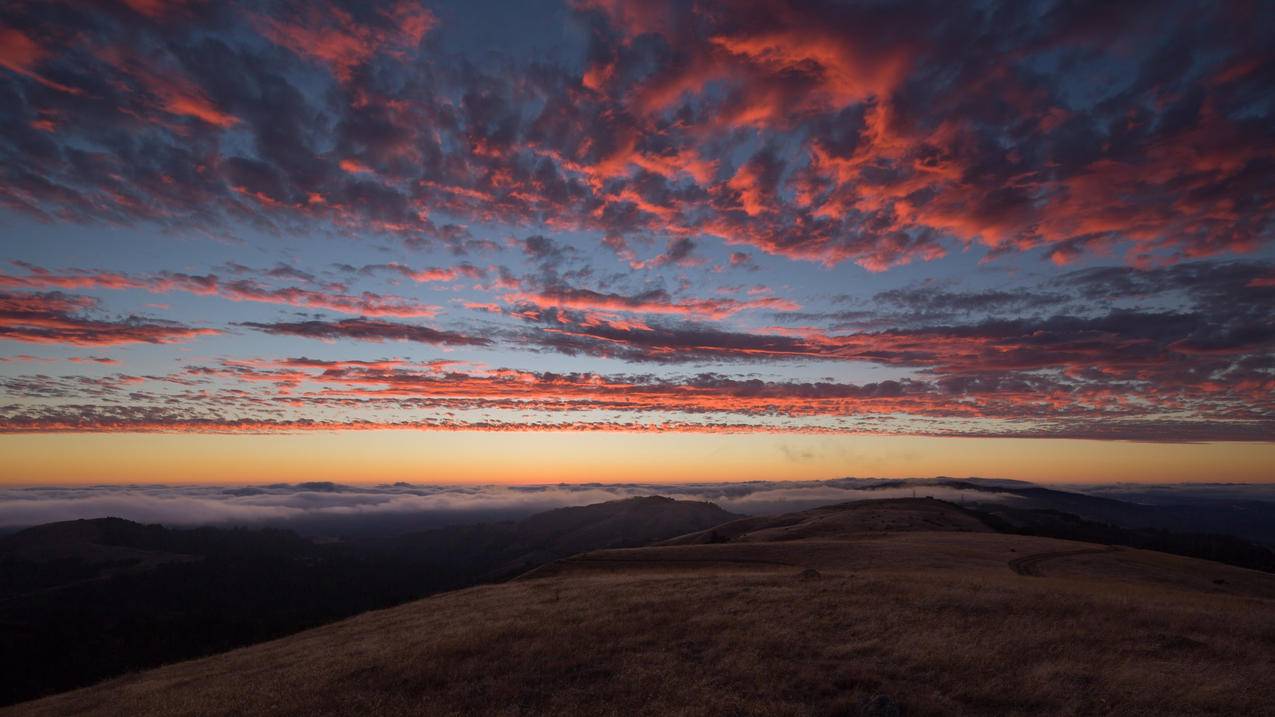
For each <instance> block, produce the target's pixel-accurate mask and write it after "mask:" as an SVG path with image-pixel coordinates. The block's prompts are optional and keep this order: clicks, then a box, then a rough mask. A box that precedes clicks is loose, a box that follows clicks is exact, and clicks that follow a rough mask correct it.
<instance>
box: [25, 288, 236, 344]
mask: <svg viewBox="0 0 1275 717" xmlns="http://www.w3.org/2000/svg"><path fill="white" fill-rule="evenodd" d="M94 306H96V301H94V300H93V299H91V298H89V297H85V296H70V295H66V294H58V293H47V294H38V293H27V294H10V293H0V339H2V340H9V341H22V342H25V343H36V344H73V345H80V346H109V345H112V344H129V343H151V344H165V343H174V342H179V341H188V340H190V339H192V338H195V337H198V336H205V335H209V334H216V333H218V332H217V331H216V330H214V329H203V328H192V327H189V326H185V325H183V324H179V323H176V322H171V321H159V320H154V319H142V318H138V317H129V318H127V319H123V320H120V321H104V320H96V319H90V318H85V317H83V316H79V315H78V314H79V313H80V312H82V311H84V310H86V309H91V308H93V307H94Z"/></svg>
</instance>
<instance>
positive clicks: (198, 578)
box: [0, 497, 738, 705]
mask: <svg viewBox="0 0 1275 717" xmlns="http://www.w3.org/2000/svg"><path fill="white" fill-rule="evenodd" d="M737 517H738V516H736V515H735V514H733V513H728V512H726V511H724V510H722V509H721V508H718V507H717V506H715V505H713V504H711V503H702V502H695V501H675V500H671V499H668V498H659V497H643V498H630V499H627V500H620V501H611V502H606V503H598V504H594V505H588V506H580V507H573V508H563V509H559V510H551V511H547V512H544V513H540V514H536V515H533V516H530V517H529V518H527V519H525V520H521V521H516V522H512V521H511V522H503V523H489V524H479V525H468V526H455V527H450V528H439V529H435V530H429V531H422V532H415V533H411V534H408V535H404V536H399V537H395V538H388V539H382V540H369V541H363V542H341V543H323V544H316V543H312V542H311V541H308V540H306V539H304V538H302V537H300V536H298V535H296V534H294V533H292V532H290V531H284V530H274V529H258V530H241V529H220V528H196V529H181V530H178V529H171V528H166V527H163V526H160V525H140V524H138V523H133V522H130V521H127V520H120V519H118V518H101V519H94V520H76V521H68V522H62V523H51V524H47V525H43V526H38V527H33V528H29V529H27V530H23V531H21V532H19V533H15V534H13V535H10V536H7V537H4V538H0V675H3V676H4V679H2V680H0V705H3V704H11V703H14V702H18V701H22V700H29V699H32V698H35V697H39V696H41V695H46V694H52V693H55V692H61V691H64V690H68V689H72V688H75V687H81V686H84V685H89V684H93V683H94V682H97V681H100V680H102V679H104V678H107V677H114V676H116V675H120V674H123V673H126V672H130V671H135V670H139V669H145V668H149V667H154V666H157V665H162V664H165V663H168V662H175V661H178V660H184V659H189V658H192V657H202V656H204V655H209V654H213V653H216V652H221V651H224V650H228V649H232V648H235V647H240V646H243V645H248V644H252V643H255V642H261V641H263V640H269V639H274V638H277V637H282V636H283V635H287V634H291V633H295V632H297V631H299V630H303V629H306V628H310V627H314V626H316V625H321V624H324V623H329V622H333V621H335V620H338V619H341V618H346V617H349V616H351V615H356V614H358V613H361V612H365V611H367V610H373V609H377V608H384V607H389V606H391V605H397V604H400V603H403V602H406V601H408V600H414V599H418V598H421V597H423V596H425V595H429V594H432V593H436V592H441V591H444V590H452V589H456V588H461V587H467V586H470V585H474V584H477V583H480V582H484V581H489V580H493V579H503V578H509V577H512V576H514V575H517V574H519V573H522V572H525V571H526V570H528V569H530V568H532V567H535V566H537V565H540V564H542V563H545V562H548V561H552V560H555V559H558V558H562V557H566V556H569V555H572V554H574V553H579V552H581V551H585V550H593V549H598V548H613V547H624V546H634V545H645V544H648V543H651V542H654V541H658V540H662V539H665V538H669V537H672V536H676V535H681V534H684V533H688V532H692V531H697V530H701V529H703V528H706V527H709V526H712V525H717V524H719V523H723V522H727V521H730V520H732V519H734V518H737Z"/></svg>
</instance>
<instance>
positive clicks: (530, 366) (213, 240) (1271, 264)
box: [0, 0, 1275, 485]
mask: <svg viewBox="0 0 1275 717" xmlns="http://www.w3.org/2000/svg"><path fill="white" fill-rule="evenodd" d="M1271 47H1275V5H1272V4H1270V3H1262V2H1241V1H1236V2H1199V3H1196V2H1156V3H1142V2H1122V3H1109V2H1080V1H1075V2H1064V1H1057V2H1044V1H1041V2H1027V1H1019V0H1013V1H1006V2H898V3H881V2H803V1H797V0H764V1H763V0H759V1H748V0H745V1H742V2H729V3H726V2H710V1H703V2H671V3H666V2H658V1H653V2H643V3H620V2H612V1H608V0H573V1H570V2H552V1H548V0H543V1H542V0H536V1H534V2H532V1H528V2H520V3H501V2H486V1H476V0H466V1H465V2H413V1H412V0H373V1H369V2H344V1H340V0H319V1H317V2H305V3H301V2H251V3H236V2H201V1H199V0H184V1H181V0H168V1H165V0H102V1H101V2H94V3H84V2H71V1H69V0H68V1H65V2H62V1H57V0H52V1H41V2H26V1H23V0H15V1H13V2H7V3H4V4H3V6H0V248H3V252H2V253H0V453H2V454H3V455H4V456H5V459H4V460H3V461H0V482H3V483H5V484H9V485H33V484H42V483H84V484H93V483H102V482H116V483H124V482H128V483H166V484H173V483H200V484H207V483H252V482H275V481H307V480H332V481H341V482H345V483H372V482H386V481H388V482H393V481H409V482H410V481H428V482H432V483H465V482H482V483H515V484H516V483H553V482H597V481H602V482H607V481H623V482H642V483H669V482H687V481H741V480H745V481H746V480H814V479H825V478H832V477H836V476H845V475H856V476H877V477H906V476H934V475H959V476H970V475H978V476H987V477H999V478H1014V479H1023V480H1032V481H1041V482H1060V481H1061V482H1099V481H1121V482H1166V481H1167V482H1190V481H1241V482H1242V481H1249V482H1275V468H1272V467H1273V466H1275V400H1273V399H1272V396H1273V395H1275V390H1273V389H1275V310H1273V308H1275V248H1273V247H1275V241H1273V239H1275V222H1273V221H1272V218H1273V217H1275V107H1273V105H1275V54H1272V52H1271V51H1270V48H1271Z"/></svg>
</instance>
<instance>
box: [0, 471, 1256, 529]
mask: <svg viewBox="0 0 1275 717" xmlns="http://www.w3.org/2000/svg"><path fill="white" fill-rule="evenodd" d="M951 480H954V479H912V480H890V479H871V478H841V479H836V480H827V481H751V482H741V483H688V484H643V483H619V484H611V483H591V484H558V485H517V486H510V485H423V484H409V483H395V484H382V485H357V484H339V483H327V482H322V483H297V484H272V485H254V486H225V485H90V486H36V487H11V488H0V529H4V530H6V531H8V530H13V529H16V528H21V527H25V526H30V525H38V524H41V523H50V522H55V521H61V520H74V519H77V518H100V517H104V516H115V517H120V518H126V519H129V520H134V521H137V522H141V523H162V524H165V525H171V526H196V525H218V526H228V525H249V526H260V525H280V526H284V527H290V528H293V529H295V530H298V531H300V532H303V533H307V534H353V533H391V532H401V531H406V530H419V529H425V528H430V527H439V526H444V525H455V524H463V523H478V522H488V521H495V520H511V519H518V518H521V517H525V516H527V515H530V514H532V513H538V512H541V511H545V510H550V509H553V508H561V507H565V506H574V505H587V504H590V503H600V502H603V501H609V500H618V499H623V498H630V497H634V496H645V495H664V496H669V497H672V498H678V499H682V500H703V501H710V502H713V503H716V504H717V505H719V506H721V507H722V508H724V509H726V510H729V511H731V512H734V513H742V514H748V515H771V514H776V513H783V512H788V511H794V510H805V509H808V508H813V507H817V506H821V505H828V504H832V503H839V502H844V501H852V500H866V499H880V498H899V497H912V496H914V495H915V496H917V497H924V496H929V497H933V498H939V499H942V500H948V501H952V502H955V503H961V502H967V501H968V502H975V501H977V502H983V503H986V502H989V501H1019V500H1022V498H1021V497H1020V496H1018V495H1015V494H1012V493H1001V492H997V491H996V489H997V488H1001V487H1004V488H1011V489H1012V488H1027V487H1031V486H1032V484H1030V483H1023V482H1020V481H997V480H982V479H961V481H962V482H966V483H974V484H976V485H978V486H979V488H980V490H978V491H969V490H960V489H958V488H955V487H952V486H951V485H948V484H944V482H945V481H951ZM1052 487H1060V488H1063V489H1064V490H1073V491H1082V492H1085V493H1089V494H1091V495H1102V496H1106V497H1111V498H1119V499H1122V500H1130V501H1134V502H1145V503H1152V502H1174V501H1190V500H1198V499H1201V498H1204V499H1207V498H1210V497H1216V498H1218V499H1228V500H1235V499H1236V498H1237V497H1243V498H1246V499H1249V498H1251V499H1257V500H1275V489H1273V487H1272V486H1253V485H1235V484H1229V485H1220V484H1212V485H1207V486H1201V485H1160V486H1147V485H1137V486H1133V485H1127V486H1119V485H1107V486H1096V485H1091V486H1065V487H1062V486H1052Z"/></svg>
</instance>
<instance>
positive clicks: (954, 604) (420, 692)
mask: <svg viewBox="0 0 1275 717" xmlns="http://www.w3.org/2000/svg"><path fill="white" fill-rule="evenodd" d="M891 503H893V504H892V505H886V504H878V505H876V506H875V507H873V506H869V507H867V508H865V507H864V506H858V507H850V506H844V507H841V508H838V509H836V510H839V511H842V512H844V513H847V514H850V513H854V512H856V511H865V510H867V511H869V512H868V513H860V514H859V516H858V517H856V518H854V519H851V518H850V517H848V516H844V515H843V516H842V517H843V518H845V520H846V521H848V522H847V524H848V525H851V526H853V525H854V524H855V521H856V520H858V519H860V518H862V517H863V516H864V515H869V514H870V512H871V511H872V510H876V509H881V510H890V511H898V510H904V508H903V506H901V505H900V504H898V503H896V502H891ZM935 510H939V511H944V510H951V511H955V513H957V514H962V515H963V513H961V512H960V509H959V508H957V507H955V506H947V507H943V506H941V505H940V506H938V507H937V508H935ZM896 517H897V518H899V520H901V521H902V523H903V524H906V525H914V526H915V525H924V524H925V520H926V519H927V517H929V518H933V517H934V516H933V514H932V513H931V512H930V509H928V508H927V507H919V508H918V512H917V513H915V514H914V515H912V516H911V517H905V516H903V515H901V514H900V515H897V516H896ZM827 518H828V516H827V515H824V516H823V517H822V518H817V519H816V520H815V523H814V524H816V525H820V526H824V528H826V527H827V526H828V525H830V522H829V520H828V519H827ZM807 520H808V518H807V519H797V520H792V522H788V523H785V524H784V525H780V526H776V525H770V526H760V527H758V526H754V530H773V529H775V528H777V527H778V528H792V527H794V526H800V525H802V524H803V523H806V522H807ZM958 522H959V521H958ZM964 527H968V526H964ZM821 530H822V529H821ZM748 533H749V531H745V532H741V533H740V535H741V536H743V535H747V534H748ZM1094 550H1101V548H1100V546H1099V547H1096V546H1094V545H1092V544H1084V543H1075V542H1072V541H1064V540H1054V539H1048V538H1037V537H1027V536H1018V535H1004V534H996V533H987V532H975V531H972V530H950V531H924V530H908V531H891V532H873V531H866V532H865V531H862V530H858V529H852V530H850V531H849V532H845V533H841V534H836V533H833V532H831V531H826V530H823V532H819V533H818V534H817V535H813V536H802V537H793V536H792V534H791V533H788V534H785V539H783V540H773V541H760V540H747V539H745V540H737V541H732V542H717V543H701V544H689V545H663V546H657V547H651V548H638V549H621V550H603V551H594V552H592V553H588V554H585V555H581V556H577V557H575V558H571V559H568V560H564V561H560V562H558V563H555V564H553V565H552V566H546V568H544V569H541V570H538V571H535V572H534V573H532V574H530V575H528V576H525V577H524V578H523V579H520V580H516V581H513V582H509V583H505V584H501V585H492V586H485V587H478V588H471V589H468V590H463V591H459V592H453V593H447V594H443V595H438V596H435V597H433V598H428V599H426V600H422V601H418V602H415V603H411V604H408V605H403V606H400V607H397V608H393V609H390V610H384V611H379V612H374V613H368V614H365V615H361V616H359V617H356V618H352V619H350V620H346V621H343V622H340V623H337V624H334V625H329V626H326V627H323V628H319V629H315V630H310V631H308V632H305V633H301V634H298V635H295V636H292V637H289V638H285V639H282V640H277V641H274V642H270V643H266V644H262V645H257V646H253V647H249V648H244V649H241V650H236V651H234V652H231V653H227V654H225V655H220V656H216V657H212V658H207V659H203V660H198V661H192V662H187V663H181V664H176V665H172V666H169V667H164V668H161V669H157V670H152V671H150V672H145V673H140V674H138V675H134V676H131V677H126V678H122V679H119V680H114V681H112V682H108V683H105V684H103V685H100V686H97V687H94V688H89V689H85V690H79V691H76V692H72V693H67V694H65V695H59V696H56V697H52V698H48V699H45V700H41V701H39V702H35V703H29V704H26V705H19V706H17V707H16V708H13V709H11V710H9V711H8V712H4V714H14V715H18V714H24V715H25V714H30V715H55V714H56V715H67V714H112V715H125V714H128V715H157V714H192V715H193V714H245V713H265V714H316V715H336V714H350V713H365V714H371V713H376V714H421V713H428V714H474V713H499V714H515V713H525V712H554V713H576V714H631V713H645V714H669V713H680V714H692V715H717V714H852V715H853V714H865V713H870V712H867V710H868V709H869V707H870V705H873V704H876V705H877V706H878V707H879V706H881V705H882V704H887V705H888V704H895V703H897V705H899V706H901V707H902V708H903V709H904V711H905V713H907V714H955V713H965V714H971V713H973V714H1010V715H1015V714H1017V715H1028V714H1113V713H1118V714H1129V715H1153V714H1154V715H1160V714H1260V713H1262V711H1263V710H1265V709H1267V707H1268V705H1269V704H1271V703H1272V700H1275V686H1271V684H1270V682H1269V680H1267V679H1266V677H1267V676H1266V674H1265V673H1266V670H1267V667H1266V666H1267V664H1269V658H1270V655H1271V654H1272V651H1275V617H1272V616H1275V576H1272V575H1268V574H1265V573H1259V572H1255V571H1250V570H1244V569H1241V568H1234V567H1230V566H1225V565H1219V564H1216V563H1210V562H1207V561H1201V560H1195V559H1191V558H1183V557H1178V556H1171V555H1164V554H1160V553H1151V552H1147V551H1141V550H1133V549H1125V548H1121V549H1119V550H1112V551H1106V550H1101V552H1093V551H1094ZM1077 551H1085V552H1083V553H1082V552H1077ZM1043 554H1050V555H1051V556H1052V557H1051V558H1050V559H1048V560H1038V561H1036V563H1034V565H1035V568H1036V570H1035V572H1036V573H1037V574H1039V575H1041V577H1033V576H1024V575H1020V574H1016V573H1015V572H1014V571H1013V570H1012V569H1011V567H1010V563H1011V562H1013V561H1016V560H1019V559H1021V558H1023V557H1026V556H1038V555H1043ZM882 696H885V697H882ZM874 700H875V702H874Z"/></svg>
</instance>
